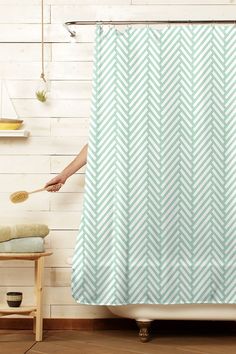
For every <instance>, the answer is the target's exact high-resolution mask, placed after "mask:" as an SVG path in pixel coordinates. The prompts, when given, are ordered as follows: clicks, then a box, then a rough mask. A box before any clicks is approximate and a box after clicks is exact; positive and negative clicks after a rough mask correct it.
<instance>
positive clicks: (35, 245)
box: [0, 236, 44, 253]
mask: <svg viewBox="0 0 236 354" xmlns="http://www.w3.org/2000/svg"><path fill="white" fill-rule="evenodd" d="M12 252H16V253H28V252H30V253H31V252H32V253H36V252H44V239H43V238H42V237H36V236H34V237H27V238H18V239H13V240H10V241H4V242H0V253H12Z"/></svg>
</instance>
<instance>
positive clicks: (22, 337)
mask: <svg viewBox="0 0 236 354" xmlns="http://www.w3.org/2000/svg"><path fill="white" fill-rule="evenodd" d="M204 327H205V328H204ZM235 327H236V325H235ZM235 327H233V326H231V327H229V326H228V327H227V324H226V325H225V326H224V325H222V324H219V325H217V326H214V324H213V325H211V326H209V328H208V327H207V325H206V326H203V327H201V326H200V325H198V324H190V325H189V327H188V326H184V327H183V328H180V327H179V326H178V325H177V324H175V323H174V321H173V324H170V325H168V326H167V325H166V324H165V323H164V322H163V323H160V324H158V326H157V327H156V326H154V327H153V329H152V331H151V335H152V336H151V341H150V342H148V343H141V342H140V340H139V337H138V328H137V330H133V329H125V330H94V331H81V330H64V331H63V330H50V331H44V340H43V342H35V341H34V335H33V333H32V331H30V330H0V353H1V354H13V353H14V354H24V353H26V352H27V354H56V353H60V354H147V353H148V354H154V353H155V354H156V353H161V354H226V353H227V354H235V353H236V328H235Z"/></svg>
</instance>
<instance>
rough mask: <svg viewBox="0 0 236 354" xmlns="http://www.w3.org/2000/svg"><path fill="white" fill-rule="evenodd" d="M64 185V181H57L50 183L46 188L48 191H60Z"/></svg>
mask: <svg viewBox="0 0 236 354" xmlns="http://www.w3.org/2000/svg"><path fill="white" fill-rule="evenodd" d="M62 186H63V183H56V184H53V185H49V186H48V187H46V190H47V191H48V192H57V191H59V189H60V188H61V187H62Z"/></svg>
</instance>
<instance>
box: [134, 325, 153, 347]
mask: <svg viewBox="0 0 236 354" xmlns="http://www.w3.org/2000/svg"><path fill="white" fill-rule="evenodd" d="M136 323H137V325H138V327H139V339H140V341H141V342H142V343H145V342H148V341H149V340H150V328H151V323H152V321H138V320H137V321H136Z"/></svg>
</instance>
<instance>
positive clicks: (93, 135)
mask: <svg viewBox="0 0 236 354" xmlns="http://www.w3.org/2000/svg"><path fill="white" fill-rule="evenodd" d="M93 65H94V66H93V92H92V102H91V116H90V128H89V138H88V144H89V145H88V156H87V168H86V176H85V194H84V200H83V210H82V216H81V220H80V228H79V233H78V236H77V241H76V247H75V251H74V256H73V261H72V285H71V286H72V295H73V297H74V299H75V300H76V301H77V302H79V303H81V304H94V305H124V304H187V303H189V304H190V303H191V304H192V303H221V304H223V303H236V228H235V227H236V198H235V197H236V80H235V78H236V26H235V25H188V26H181V25H178V26H176V27H163V28H159V29H158V28H154V27H149V26H147V27H145V28H144V27H143V28H135V27H127V28H125V29H124V30H118V29H117V28H114V27H112V28H106V29H105V28H104V27H103V26H102V25H97V26H96V41H95V49H94V64H93Z"/></svg>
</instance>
